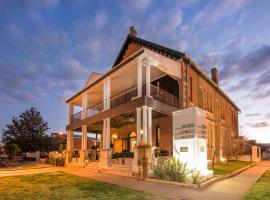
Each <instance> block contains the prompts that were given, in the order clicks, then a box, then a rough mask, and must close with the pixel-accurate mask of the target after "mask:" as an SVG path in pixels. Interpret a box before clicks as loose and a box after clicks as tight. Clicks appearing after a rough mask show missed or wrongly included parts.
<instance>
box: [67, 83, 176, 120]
mask: <svg viewBox="0 0 270 200" xmlns="http://www.w3.org/2000/svg"><path fill="white" fill-rule="evenodd" d="M143 91H144V92H143V94H144V95H145V86H144V87H143ZM136 97H137V87H132V88H129V89H127V90H126V91H123V92H121V93H119V94H117V95H115V96H113V97H110V108H114V107H117V106H119V105H123V104H125V103H128V102H130V101H132V100H133V99H135V98H136ZM151 97H152V98H154V99H156V100H158V101H160V102H162V103H165V104H167V105H169V106H172V107H175V108H178V109H179V108H180V100H179V98H178V97H176V96H175V95H173V94H171V93H169V92H167V91H165V90H162V89H161V88H159V87H156V86H154V85H152V84H151ZM103 110H104V106H103V102H99V103H97V104H95V105H92V106H89V107H88V108H87V116H86V117H92V116H94V115H97V114H99V113H101V112H102V111H103ZM70 118H71V119H70V120H71V123H74V122H78V121H80V120H81V119H82V111H79V112H77V113H75V114H73V115H71V116H70Z"/></svg>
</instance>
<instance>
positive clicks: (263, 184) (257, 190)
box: [245, 171, 270, 200]
mask: <svg viewBox="0 0 270 200" xmlns="http://www.w3.org/2000/svg"><path fill="white" fill-rule="evenodd" d="M269 199H270V171H266V172H265V173H264V174H263V175H262V177H261V178H260V179H259V180H258V181H257V182H256V183H255V184H254V185H253V186H252V187H251V189H250V190H249V192H248V193H247V194H246V196H245V200H269Z"/></svg>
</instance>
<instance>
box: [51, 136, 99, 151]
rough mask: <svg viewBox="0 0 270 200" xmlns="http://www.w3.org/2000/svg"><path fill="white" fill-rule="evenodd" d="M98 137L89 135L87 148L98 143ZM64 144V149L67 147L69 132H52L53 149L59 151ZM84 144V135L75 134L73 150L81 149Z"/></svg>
mask: <svg viewBox="0 0 270 200" xmlns="http://www.w3.org/2000/svg"><path fill="white" fill-rule="evenodd" d="M97 140H98V138H94V137H90V136H87V149H88V150H89V149H91V148H93V147H94V146H96V145H97ZM61 144H62V145H63V149H66V148H67V134H66V133H51V144H50V150H51V151H58V150H59V145H61ZM81 145H82V135H74V137H73V144H72V146H73V150H74V151H80V149H81Z"/></svg>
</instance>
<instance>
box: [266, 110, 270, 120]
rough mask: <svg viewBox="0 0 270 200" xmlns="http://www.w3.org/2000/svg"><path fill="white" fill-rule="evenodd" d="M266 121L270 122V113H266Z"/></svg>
mask: <svg viewBox="0 0 270 200" xmlns="http://www.w3.org/2000/svg"><path fill="white" fill-rule="evenodd" d="M265 119H268V120H270V112H269V113H265Z"/></svg>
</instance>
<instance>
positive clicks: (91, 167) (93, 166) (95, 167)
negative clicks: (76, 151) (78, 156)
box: [85, 161, 100, 172]
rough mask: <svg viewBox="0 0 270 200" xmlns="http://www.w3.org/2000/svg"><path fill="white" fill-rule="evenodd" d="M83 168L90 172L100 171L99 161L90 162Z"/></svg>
mask: <svg viewBox="0 0 270 200" xmlns="http://www.w3.org/2000/svg"><path fill="white" fill-rule="evenodd" d="M85 168H86V169H87V170H89V171H91V172H100V162H98V161H97V162H90V163H89V164H88V165H87V166H86V167H85Z"/></svg>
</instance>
